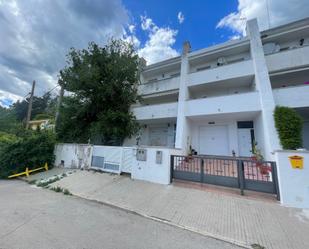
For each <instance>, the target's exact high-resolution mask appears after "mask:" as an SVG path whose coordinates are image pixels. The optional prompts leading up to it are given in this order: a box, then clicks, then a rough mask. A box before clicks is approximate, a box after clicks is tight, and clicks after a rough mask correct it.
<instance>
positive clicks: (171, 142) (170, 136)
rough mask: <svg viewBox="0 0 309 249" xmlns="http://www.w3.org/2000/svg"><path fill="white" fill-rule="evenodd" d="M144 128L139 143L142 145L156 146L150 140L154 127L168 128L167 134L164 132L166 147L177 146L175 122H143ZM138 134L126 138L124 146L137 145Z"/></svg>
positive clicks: (141, 130)
mask: <svg viewBox="0 0 309 249" xmlns="http://www.w3.org/2000/svg"><path fill="white" fill-rule="evenodd" d="M141 126H142V128H141V129H140V140H139V145H142V146H154V144H151V141H150V132H149V131H150V129H153V128H166V129H167V134H163V135H165V136H166V141H167V144H166V147H168V148H174V146H175V131H174V126H175V122H170V123H157V124H147V125H146V124H142V125H141ZM136 136H137V135H135V136H132V137H131V138H127V139H125V141H124V142H123V146H136Z"/></svg>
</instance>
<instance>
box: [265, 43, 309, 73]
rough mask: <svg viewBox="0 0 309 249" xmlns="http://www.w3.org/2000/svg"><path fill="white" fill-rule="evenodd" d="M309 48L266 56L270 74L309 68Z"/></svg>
mask: <svg viewBox="0 0 309 249" xmlns="http://www.w3.org/2000/svg"><path fill="white" fill-rule="evenodd" d="M308 54H309V46H305V47H299V48H294V49H290V50H287V51H282V52H278V53H275V54H270V55H267V56H266V63H267V67H268V70H269V72H276V71H283V70H289V69H293V68H298V67H305V66H309V57H308Z"/></svg>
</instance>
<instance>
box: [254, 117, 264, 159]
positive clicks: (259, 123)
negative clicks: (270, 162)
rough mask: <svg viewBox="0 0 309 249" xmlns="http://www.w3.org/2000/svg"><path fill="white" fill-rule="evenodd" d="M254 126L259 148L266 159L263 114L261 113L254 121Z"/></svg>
mask: <svg viewBox="0 0 309 249" xmlns="http://www.w3.org/2000/svg"><path fill="white" fill-rule="evenodd" d="M253 125H254V138H255V142H257V147H258V148H259V149H260V150H261V153H262V155H263V156H264V157H265V138H264V124H263V117H262V114H261V113H259V114H258V115H257V117H256V118H255V119H254V122H253Z"/></svg>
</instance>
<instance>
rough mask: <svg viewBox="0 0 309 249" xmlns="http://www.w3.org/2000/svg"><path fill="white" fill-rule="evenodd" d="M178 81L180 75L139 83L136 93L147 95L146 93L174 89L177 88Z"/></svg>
mask: <svg viewBox="0 0 309 249" xmlns="http://www.w3.org/2000/svg"><path fill="white" fill-rule="evenodd" d="M179 81H180V77H174V78H169V79H162V80H159V81H155V82H150V83H145V84H141V85H139V86H138V93H139V94H140V95H147V94H153V93H159V92H165V91H171V90H176V89H179Z"/></svg>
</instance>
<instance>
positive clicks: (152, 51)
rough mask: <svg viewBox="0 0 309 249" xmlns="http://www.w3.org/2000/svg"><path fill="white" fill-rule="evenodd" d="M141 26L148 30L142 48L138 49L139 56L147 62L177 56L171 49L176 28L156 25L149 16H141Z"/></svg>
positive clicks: (150, 62) (174, 39)
mask: <svg viewBox="0 0 309 249" xmlns="http://www.w3.org/2000/svg"><path fill="white" fill-rule="evenodd" d="M141 28H142V29H143V30H144V31H146V32H148V40H147V41H146V43H145V46H144V47H143V48H140V49H139V50H138V54H139V56H141V57H143V58H145V59H146V61H147V64H152V63H155V62H158V61H161V60H165V59H169V58H172V57H175V56H178V55H179V53H178V52H177V51H176V50H175V49H173V47H172V46H173V45H174V44H175V41H176V35H177V33H178V31H177V30H174V29H171V28H169V27H158V26H157V25H156V24H155V23H154V22H153V20H152V19H151V18H148V17H146V16H141Z"/></svg>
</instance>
